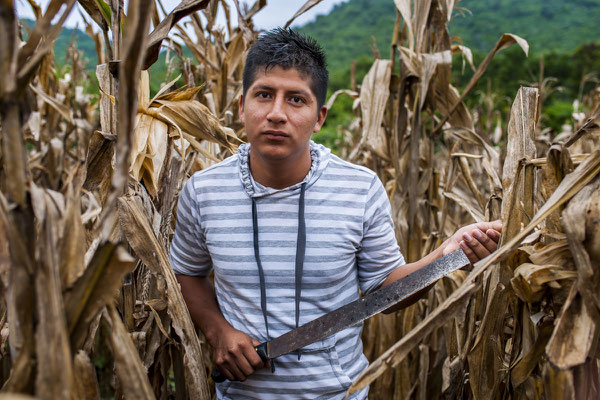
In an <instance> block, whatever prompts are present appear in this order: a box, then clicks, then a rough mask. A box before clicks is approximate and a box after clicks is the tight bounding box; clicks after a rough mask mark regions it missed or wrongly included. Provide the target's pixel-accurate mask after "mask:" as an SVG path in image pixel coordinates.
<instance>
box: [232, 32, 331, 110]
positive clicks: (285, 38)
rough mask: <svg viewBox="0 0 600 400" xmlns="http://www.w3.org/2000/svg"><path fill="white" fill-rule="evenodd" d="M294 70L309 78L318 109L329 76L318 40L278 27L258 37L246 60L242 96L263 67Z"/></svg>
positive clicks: (322, 102) (323, 98)
mask: <svg viewBox="0 0 600 400" xmlns="http://www.w3.org/2000/svg"><path fill="white" fill-rule="evenodd" d="M274 67H281V68H283V69H289V68H294V69H296V70H297V71H298V72H299V73H300V74H302V75H306V76H308V77H310V88H311V89H312V91H313V93H314V95H315V97H316V98H317V105H318V108H319V109H321V107H322V106H323V104H325V97H326V96H327V83H328V81H329V73H328V72H327V62H326V60H325V52H324V51H323V49H322V48H321V46H320V45H319V44H318V43H317V42H316V40H314V39H312V38H310V37H307V36H303V35H301V34H299V33H297V32H294V31H293V30H292V29H289V28H288V29H282V28H276V29H273V30H272V31H269V32H267V33H265V34H263V35H261V36H260V37H259V38H258V41H257V42H256V43H255V44H254V45H253V46H252V47H251V48H250V51H249V52H248V56H247V57H246V65H245V66H244V76H243V93H244V96H246V92H247V91H248V88H249V87H250V86H252V83H254V80H255V79H256V72H257V71H258V70H259V69H260V68H264V69H265V71H266V70H269V69H270V68H274Z"/></svg>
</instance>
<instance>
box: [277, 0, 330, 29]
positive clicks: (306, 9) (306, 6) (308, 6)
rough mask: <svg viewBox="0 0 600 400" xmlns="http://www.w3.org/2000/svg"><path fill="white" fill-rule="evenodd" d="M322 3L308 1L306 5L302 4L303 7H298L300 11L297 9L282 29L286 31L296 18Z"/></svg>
mask: <svg viewBox="0 0 600 400" xmlns="http://www.w3.org/2000/svg"><path fill="white" fill-rule="evenodd" d="M322 1H323V0H308V1H307V2H306V3H304V5H302V7H300V9H298V11H296V13H295V14H294V15H293V16H292V18H290V19H289V20H288V21H287V22H286V23H285V25H284V26H283V28H284V29H287V28H288V27H289V26H290V25H292V22H294V20H295V19H296V18H298V17H299V16H301V15H302V14H304V13H305V12H307V11H308V10H310V9H311V8H313V7H314V6H316V5H317V4H319V3H320V2H322Z"/></svg>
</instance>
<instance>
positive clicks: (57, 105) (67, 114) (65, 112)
mask: <svg viewBox="0 0 600 400" xmlns="http://www.w3.org/2000/svg"><path fill="white" fill-rule="evenodd" d="M29 87H30V88H31V90H33V91H34V93H35V94H37V95H38V96H40V97H41V98H42V100H44V102H46V103H47V104H49V105H50V106H51V107H52V108H54V109H55V110H56V111H58V112H59V113H60V115H62V116H63V118H64V119H66V120H67V122H68V123H70V124H71V125H72V124H73V123H74V122H73V111H72V110H71V109H70V108H69V107H68V106H66V105H65V104H63V103H61V102H60V101H58V100H57V99H55V98H54V97H52V96H50V95H49V94H47V93H46V92H44V91H43V90H42V89H40V88H38V87H36V86H33V85H31V84H30V85H29Z"/></svg>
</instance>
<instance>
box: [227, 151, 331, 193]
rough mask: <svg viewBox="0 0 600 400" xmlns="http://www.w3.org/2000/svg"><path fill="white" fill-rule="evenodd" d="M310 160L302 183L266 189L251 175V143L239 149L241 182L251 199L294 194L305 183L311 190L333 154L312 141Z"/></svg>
mask: <svg viewBox="0 0 600 400" xmlns="http://www.w3.org/2000/svg"><path fill="white" fill-rule="evenodd" d="M309 144H310V158H311V166H310V171H308V174H306V176H305V177H304V179H303V180H302V182H298V183H297V184H295V185H292V186H289V187H287V188H283V189H273V188H270V187H266V186H263V185H261V184H260V183H258V182H256V181H255V180H254V178H252V174H251V173H250V163H249V159H250V158H249V156H250V143H245V144H243V145H241V146H240V147H239V148H238V158H239V174H240V180H241V182H242V186H243V187H244V190H245V192H246V193H247V194H248V196H249V197H251V198H256V197H264V196H269V195H271V194H274V193H280V194H282V195H286V194H290V195H291V194H294V193H296V192H297V191H298V190H300V187H301V186H302V184H303V183H306V188H307V189H308V188H310V187H311V186H312V185H313V184H314V183H315V182H316V181H317V180H318V179H319V177H321V175H322V174H323V171H325V167H326V166H327V163H328V162H329V158H330V156H331V153H330V151H329V149H328V148H326V147H325V146H323V145H320V144H317V143H315V142H313V141H312V140H311V141H310V143H309Z"/></svg>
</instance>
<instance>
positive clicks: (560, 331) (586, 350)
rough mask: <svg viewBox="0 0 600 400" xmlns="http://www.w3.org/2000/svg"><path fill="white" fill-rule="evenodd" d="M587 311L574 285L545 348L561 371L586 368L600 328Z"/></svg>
mask: <svg viewBox="0 0 600 400" xmlns="http://www.w3.org/2000/svg"><path fill="white" fill-rule="evenodd" d="M588 309H589V306H588V305H587V304H586V303H585V302H584V300H583V298H582V296H581V295H579V293H578V291H577V287H576V286H575V285H573V287H572V288H571V292H570V293H569V297H568V298H567V301H566V302H565V304H564V306H563V308H562V311H561V314H560V315H559V317H558V320H557V322H556V326H555V328H554V332H553V333H552V337H551V338H550V341H549V342H548V345H547V346H546V355H547V356H548V359H549V360H550V361H551V362H552V364H553V365H556V366H557V367H558V368H560V369H569V368H571V367H574V366H576V365H580V364H583V363H584V362H585V361H586V359H587V357H588V355H589V354H590V350H591V348H592V346H593V345H594V337H596V335H597V328H596V324H595V323H594V321H593V319H592V316H591V315H590V312H589V310H588Z"/></svg>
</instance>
